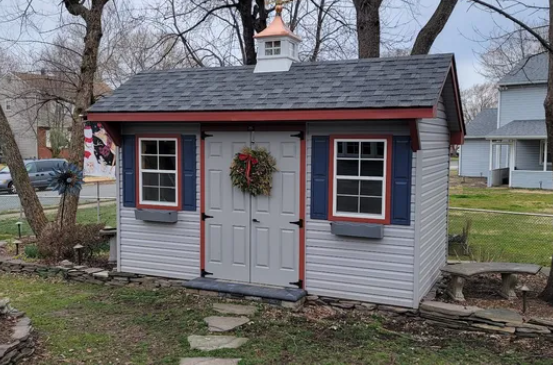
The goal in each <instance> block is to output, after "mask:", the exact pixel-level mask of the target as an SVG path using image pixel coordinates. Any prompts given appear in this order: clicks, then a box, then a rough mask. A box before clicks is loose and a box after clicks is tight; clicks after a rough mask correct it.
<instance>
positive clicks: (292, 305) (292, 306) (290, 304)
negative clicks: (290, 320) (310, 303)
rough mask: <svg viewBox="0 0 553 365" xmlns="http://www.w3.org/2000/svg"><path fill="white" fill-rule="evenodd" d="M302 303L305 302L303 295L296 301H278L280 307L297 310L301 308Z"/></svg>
mask: <svg viewBox="0 0 553 365" xmlns="http://www.w3.org/2000/svg"><path fill="white" fill-rule="evenodd" d="M304 303H305V297H304V298H301V299H300V300H298V301H297V302H288V301H285V300H283V301H281V302H280V306H281V307H282V308H286V309H291V310H292V311H294V312H297V311H299V310H300V309H301V307H302V306H303V304H304Z"/></svg>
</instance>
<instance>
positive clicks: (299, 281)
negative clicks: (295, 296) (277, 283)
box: [289, 279, 303, 289]
mask: <svg viewBox="0 0 553 365" xmlns="http://www.w3.org/2000/svg"><path fill="white" fill-rule="evenodd" d="M289 284H290V285H295V286H297V287H298V288H300V289H303V280H301V279H300V280H298V281H293V282H291V283H289Z"/></svg>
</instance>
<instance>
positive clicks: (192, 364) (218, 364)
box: [180, 357, 242, 365]
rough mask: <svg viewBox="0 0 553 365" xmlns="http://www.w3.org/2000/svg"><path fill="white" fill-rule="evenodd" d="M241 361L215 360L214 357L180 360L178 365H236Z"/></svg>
mask: <svg viewBox="0 0 553 365" xmlns="http://www.w3.org/2000/svg"><path fill="white" fill-rule="evenodd" d="M240 360H242V359H216V358H214V357H187V358H184V359H181V360H180V365H238V362H239V361H240Z"/></svg>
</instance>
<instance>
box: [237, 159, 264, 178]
mask: <svg viewBox="0 0 553 365" xmlns="http://www.w3.org/2000/svg"><path fill="white" fill-rule="evenodd" d="M238 158H239V159H240V161H244V162H246V180H247V181H248V185H250V183H251V181H252V178H251V177H250V173H251V171H252V165H257V163H258V162H259V161H257V159H256V158H255V157H253V156H252V155H246V154H245V153H240V154H239V155H238Z"/></svg>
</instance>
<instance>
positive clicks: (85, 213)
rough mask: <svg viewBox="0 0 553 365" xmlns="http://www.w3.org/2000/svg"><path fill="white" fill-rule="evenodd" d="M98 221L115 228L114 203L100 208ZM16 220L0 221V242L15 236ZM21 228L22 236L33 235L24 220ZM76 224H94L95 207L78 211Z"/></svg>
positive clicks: (51, 217) (52, 217)
mask: <svg viewBox="0 0 553 365" xmlns="http://www.w3.org/2000/svg"><path fill="white" fill-rule="evenodd" d="M54 218H55V215H54V214H49V215H48V219H54ZM100 220H101V221H102V222H103V223H105V224H106V225H108V226H112V227H115V226H116V220H117V212H116V209H115V203H114V204H109V205H102V206H100ZM18 221H19V219H18V218H9V219H0V240H5V239H10V238H13V237H16V236H17V225H16V223H17V222H18ZM23 222H24V223H23V225H22V226H21V232H22V234H23V235H30V234H33V232H32V230H31V228H30V227H29V225H28V224H27V222H26V221H25V220H24V221H23ZM77 222H79V223H96V222H97V212H96V207H94V208H84V209H79V211H78V213H77Z"/></svg>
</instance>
